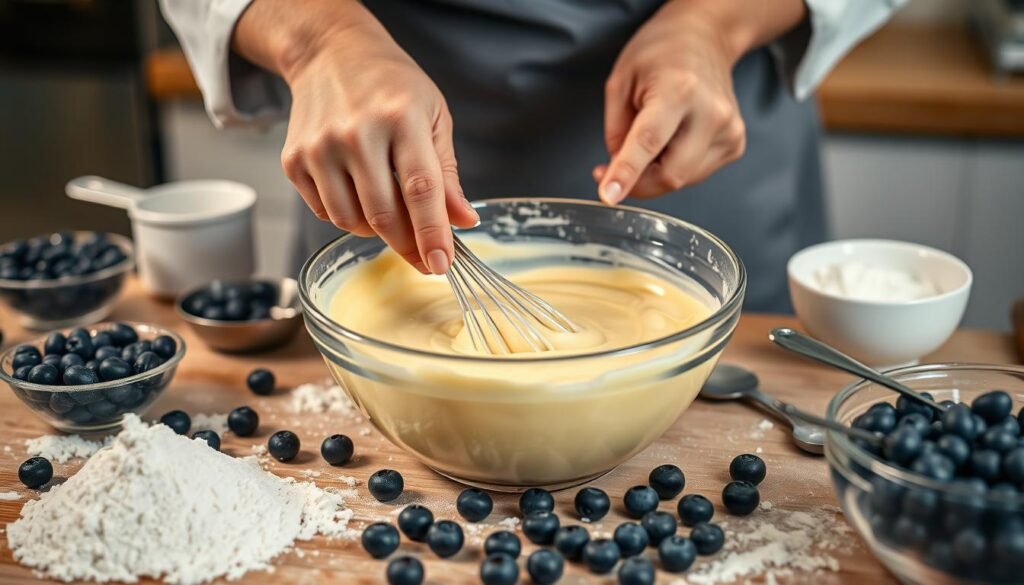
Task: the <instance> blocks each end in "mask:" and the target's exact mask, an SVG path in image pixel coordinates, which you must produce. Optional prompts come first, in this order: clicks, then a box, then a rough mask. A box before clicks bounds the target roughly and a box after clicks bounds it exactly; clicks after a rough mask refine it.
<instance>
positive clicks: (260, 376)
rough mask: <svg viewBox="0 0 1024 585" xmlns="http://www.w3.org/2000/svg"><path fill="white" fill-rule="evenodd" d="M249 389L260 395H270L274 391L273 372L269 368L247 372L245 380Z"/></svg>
mask: <svg viewBox="0 0 1024 585" xmlns="http://www.w3.org/2000/svg"><path fill="white" fill-rule="evenodd" d="M245 383H246V385H248V386H249V390H252V392H253V394H259V395H260V396H270V395H271V394H273V392H274V383H275V381H274V374H273V372H271V371H270V370H265V369H263V368H259V369H256V370H253V371H252V372H250V373H249V377H248V378H246V380H245Z"/></svg>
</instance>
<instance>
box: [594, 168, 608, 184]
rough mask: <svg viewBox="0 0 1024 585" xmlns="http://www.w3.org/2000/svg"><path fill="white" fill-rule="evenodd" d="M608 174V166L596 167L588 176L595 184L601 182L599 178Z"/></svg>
mask: <svg viewBox="0 0 1024 585" xmlns="http://www.w3.org/2000/svg"><path fill="white" fill-rule="evenodd" d="M607 172H608V165H597V166H595V167H594V168H593V169H592V170H591V171H590V176H591V177H593V178H594V182H595V183H600V182H601V177H603V176H604V174H605V173H607Z"/></svg>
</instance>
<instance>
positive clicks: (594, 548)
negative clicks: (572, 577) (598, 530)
mask: <svg viewBox="0 0 1024 585" xmlns="http://www.w3.org/2000/svg"><path fill="white" fill-rule="evenodd" d="M619 556H620V552H619V545H617V544H615V541H614V540H608V539H607V538H598V539H596V540H591V541H590V542H588V543H587V544H586V545H585V546H584V547H583V562H585V563H586V564H587V568H589V569H590V572H592V573H596V574H598V575H604V574H606V573H609V572H611V570H612V569H613V568H614V567H615V563H618V562H619Z"/></svg>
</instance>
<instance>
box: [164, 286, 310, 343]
mask: <svg viewBox="0 0 1024 585" xmlns="http://www.w3.org/2000/svg"><path fill="white" fill-rule="evenodd" d="M178 315H180V316H181V318H182V319H183V320H184V321H185V322H186V323H188V324H189V325H190V326H191V327H192V330H193V331H195V332H196V335H198V336H199V337H200V339H202V340H203V342H204V343H206V345H208V346H210V347H211V348H212V349H215V350H217V351H222V352H227V353H248V352H256V351H262V350H267V349H272V348H274V347H278V346H280V345H283V344H285V343H287V342H288V341H289V340H290V339H291V338H292V337H294V336H295V333H296V332H297V331H298V330H299V329H300V328H301V327H302V306H301V304H300V303H299V294H298V283H296V282H295V280H294V279H292V278H278V279H272V278H253V279H250V280H246V281H230V282H225V281H214V282H211V283H209V284H206V285H203V286H201V287H198V288H195V289H193V290H190V291H186V292H185V293H184V294H183V295H181V296H180V297H178Z"/></svg>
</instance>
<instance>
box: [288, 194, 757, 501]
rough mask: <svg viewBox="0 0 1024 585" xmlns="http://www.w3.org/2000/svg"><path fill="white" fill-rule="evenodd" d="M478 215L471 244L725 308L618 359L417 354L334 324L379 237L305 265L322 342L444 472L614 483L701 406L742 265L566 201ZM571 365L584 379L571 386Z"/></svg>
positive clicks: (487, 207)
mask: <svg viewBox="0 0 1024 585" xmlns="http://www.w3.org/2000/svg"><path fill="white" fill-rule="evenodd" d="M475 206H476V209H477V211H478V212H479V213H480V216H481V223H480V225H479V226H478V227H476V228H474V229H473V230H467V231H468V232H469V233H470V234H486V235H489V236H490V237H492V238H493V239H495V240H497V241H499V242H551V243H566V242H568V243H570V244H579V245H573V246H565V245H562V246H552V247H551V249H552V255H551V256H550V257H543V258H540V259H538V258H531V259H530V262H531V264H532V265H536V264H540V265H552V264H553V265H565V264H567V263H572V264H591V265H597V266H609V265H626V266H630V267H632V268H635V269H638V270H645V271H651V272H656V273H658V274H659V275H661V276H663V277H666V278H669V279H678V280H680V283H681V284H688V285H689V286H691V287H694V288H695V289H697V290H699V291H701V292H702V293H706V295H707V296H709V297H711V298H712V299H713V301H714V303H716V304H717V305H718V308H717V309H716V310H715V311H714V312H713V314H712V315H711V316H710V317H708V318H707V319H706V320H704V321H702V322H700V323H698V324H697V325H695V326H693V327H691V328H689V329H687V330H684V331H679V332H677V333H674V334H672V335H669V336H667V337H664V338H662V339H658V340H655V341H651V342H648V343H644V344H641V345H637V346H633V347H626V348H622V349H619V350H615V351H605V352H600V353H591V354H582V355H573V356H568V357H564V356H563V357H536V358H526V359H519V358H511V359H500V358H492V357H473V356H455V355H447V354H440V353H430V352H425V351H418V350H414V349H409V348H405V347H400V346H396V345H392V344H389V343H386V342H384V341H381V340H378V339H371V338H368V337H366V336H364V335H362V334H360V332H358V331H352V330H350V329H347V328H346V327H343V326H342V325H339V324H338V323H335V322H334V321H332V320H331V318H330V317H329V316H328V313H329V311H328V307H329V306H330V303H331V300H332V298H333V296H334V291H336V290H337V288H338V286H339V284H340V283H341V282H343V281H344V280H345V278H346V275H347V274H348V271H349V270H350V269H352V268H353V267H355V266H356V265H358V264H359V263H361V262H364V261H366V260H369V259H372V258H374V257H375V256H377V254H379V253H380V252H381V250H383V249H384V244H383V242H381V241H380V240H378V239H375V238H374V239H367V238H358V237H353V236H344V237H342V238H339V239H337V240H335V241H334V242H331V243H330V244H328V245H327V246H326V247H324V248H323V249H321V250H320V251H318V252H317V253H316V254H314V255H313V256H312V257H311V258H310V259H309V260H307V261H306V263H305V265H304V266H303V268H302V271H301V273H300V276H299V289H300V294H301V299H302V304H303V309H304V314H305V317H306V326H307V328H308V329H309V332H310V334H311V336H312V338H313V341H314V342H315V344H316V346H317V348H318V349H319V350H320V352H321V353H322V354H323V356H324V358H325V360H326V361H327V365H328V366H329V367H330V369H331V371H332V373H333V374H334V376H335V378H336V379H337V381H338V383H339V384H340V385H341V386H342V387H344V388H345V389H346V391H347V392H348V393H349V395H350V396H351V397H352V399H353V400H354V401H355V402H356V403H357V404H358V405H359V406H360V408H361V409H362V410H363V412H364V413H365V415H366V416H367V417H368V418H369V420H370V421H372V423H373V424H374V425H375V426H376V427H377V428H378V429H379V430H380V431H381V433H383V434H384V435H385V436H387V437H388V438H389V439H390V440H391V441H392V442H394V443H395V444H396V445H398V446H400V447H402V448H404V449H405V450H407V451H409V452H410V453H412V454H413V455H415V456H416V457H418V458H419V459H420V460H421V461H423V462H424V463H425V464H426V465H428V466H430V467H431V468H433V469H434V470H436V471H438V472H439V473H441V474H443V475H446V476H448V477H451V478H453V479H456V480H458V481H461V482H463V483H467V484H471V485H478V486H482V487H486V488H489V489H494V490H500V491H519V490H522V489H525V488H528V487H534V486H543V487H546V488H549V489H556V488H562V487H569V486H571V485H576V484H579V483H583V482H586V481H589V480H590V479H593V478H594V477H597V476H600V475H602V474H604V473H607V472H608V471H610V470H611V469H613V468H614V467H615V466H617V465H619V464H620V463H622V462H623V461H626V460H627V459H629V458H630V457H632V456H633V455H635V454H636V453H638V452H639V451H640V450H642V449H643V448H644V447H646V446H647V445H649V444H650V443H651V442H653V441H654V440H655V439H657V438H658V437H659V436H661V434H662V433H663V432H664V431H665V430H666V429H667V428H668V427H669V426H670V425H671V424H672V423H673V422H674V421H675V420H676V418H677V417H678V416H679V415H680V414H681V413H682V412H683V411H684V410H685V409H686V408H687V407H688V406H689V405H690V403H691V402H692V401H693V399H694V398H695V397H696V395H697V392H698V391H699V390H700V387H701V386H702V385H703V383H704V381H705V379H706V378H707V375H708V374H709V373H710V372H711V369H712V368H713V367H714V365H715V363H716V361H717V359H718V356H719V355H720V353H721V351H722V349H723V348H724V347H725V345H726V343H727V342H728V340H729V337H730V335H731V334H732V332H733V330H734V329H735V327H736V323H737V321H738V320H739V316H740V308H741V306H742V303H743V293H744V289H745V285H746V277H745V273H744V269H743V266H742V264H741V263H740V261H739V259H738V258H737V257H736V255H735V254H734V253H733V252H732V251H731V250H730V249H729V248H728V246H726V245H725V243H723V242H722V241H721V240H719V239H718V238H717V237H715V236H714V235H712V234H710V233H709V232H707V231H705V230H703V229H701V228H699V227H696V226H694V225H691V224H688V223H686V222H684V221H681V220H678V219H675V218H672V217H669V216H666V215H661V214H658V213H654V212H650V211H645V210H640V209H631V208H610V207H606V206H604V205H600V204H596V203H591V202H586V201H573V200H566V199H497V200H488V201H486V202H479V203H477V204H476V205H475ZM567 250H569V251H571V253H569V254H567V252H566V251H567ZM512 262H513V263H514V261H512ZM492 265H493V266H494V267H495V268H496V269H497V270H499V271H503V270H505V271H508V270H510V269H512V270H514V269H515V267H514V266H511V265H503V263H502V262H501V261H495V262H492ZM352 302H356V303H358V302H361V301H360V300H359V299H353V300H352ZM567 368H573V369H574V371H575V372H576V373H574V374H573V376H572V377H570V378H567V377H566V376H565V372H566V369H567ZM467 372H472V374H469V373H467ZM519 372H521V373H522V375H517V373H519ZM548 373H550V376H548ZM539 379H540V380H545V381H544V382H537V380H539Z"/></svg>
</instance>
